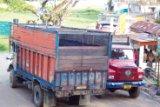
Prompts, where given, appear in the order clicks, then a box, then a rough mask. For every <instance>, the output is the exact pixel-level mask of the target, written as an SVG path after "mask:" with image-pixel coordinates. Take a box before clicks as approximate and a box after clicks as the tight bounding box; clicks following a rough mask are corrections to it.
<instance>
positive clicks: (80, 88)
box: [76, 85, 87, 90]
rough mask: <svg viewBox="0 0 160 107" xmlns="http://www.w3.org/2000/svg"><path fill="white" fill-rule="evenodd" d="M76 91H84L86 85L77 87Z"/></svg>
mask: <svg viewBox="0 0 160 107" xmlns="http://www.w3.org/2000/svg"><path fill="white" fill-rule="evenodd" d="M76 89H77V90H84V89H87V86H86V85H81V86H77V87H76Z"/></svg>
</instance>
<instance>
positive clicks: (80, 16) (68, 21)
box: [63, 9, 100, 28]
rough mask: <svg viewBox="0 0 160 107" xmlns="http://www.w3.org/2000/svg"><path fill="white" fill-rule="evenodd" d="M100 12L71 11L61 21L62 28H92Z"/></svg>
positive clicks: (87, 10) (94, 10) (86, 10)
mask: <svg viewBox="0 0 160 107" xmlns="http://www.w3.org/2000/svg"><path fill="white" fill-rule="evenodd" d="M99 14H100V10H96V9H82V10H73V11H72V12H71V13H70V14H69V15H68V16H67V17H66V18H65V19H64V21H63V25H64V26H69V27H79V28H88V27H94V26H95V24H96V21H97V19H98V15H99Z"/></svg>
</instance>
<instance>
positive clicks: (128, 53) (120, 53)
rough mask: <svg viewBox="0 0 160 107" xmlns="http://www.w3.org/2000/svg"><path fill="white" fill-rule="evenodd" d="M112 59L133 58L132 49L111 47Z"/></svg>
mask: <svg viewBox="0 0 160 107" xmlns="http://www.w3.org/2000/svg"><path fill="white" fill-rule="evenodd" d="M111 58H112V59H121V60H125V59H130V60H133V51H132V50H123V49H113V50H112V56H111Z"/></svg>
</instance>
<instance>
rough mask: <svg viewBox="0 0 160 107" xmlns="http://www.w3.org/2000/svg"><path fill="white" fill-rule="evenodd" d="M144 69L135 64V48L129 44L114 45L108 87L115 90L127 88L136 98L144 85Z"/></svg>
mask: <svg viewBox="0 0 160 107" xmlns="http://www.w3.org/2000/svg"><path fill="white" fill-rule="evenodd" d="M143 85H144V82H143V70H142V69H141V68H139V67H138V66H137V65H136V64H135V60H134V52H133V48H132V47H131V46H129V45H119V44H117V45H112V53H111V59H110V60H109V71H108V79H107V89H108V90H110V91H111V92H114V91H116V90H118V89H121V90H127V91H128V92H129V95H130V97H132V98H136V97H138V96H139V93H140V89H139V87H140V86H143Z"/></svg>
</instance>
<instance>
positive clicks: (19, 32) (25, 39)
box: [8, 24, 112, 107]
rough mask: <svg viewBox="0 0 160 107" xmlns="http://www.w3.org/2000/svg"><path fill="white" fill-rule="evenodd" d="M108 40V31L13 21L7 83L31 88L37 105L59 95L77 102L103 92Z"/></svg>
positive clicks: (48, 101) (46, 103)
mask: <svg viewBox="0 0 160 107" xmlns="http://www.w3.org/2000/svg"><path fill="white" fill-rule="evenodd" d="M111 43H112V36H111V34H110V33H107V32H101V31H96V30H87V29H77V28H67V27H53V26H43V25H26V24H14V25H13V34H12V36H11V37H10V45H11V49H12V51H13V54H14V55H13V61H12V63H11V65H10V66H9V69H8V71H10V85H11V87H12V88H16V87H17V86H18V83H23V84H25V85H27V86H28V88H31V89H32V90H33V97H34V98H33V99H34V103H35V105H36V106H37V107H41V106H43V105H44V106H46V105H47V106H56V99H59V98H66V99H68V101H69V102H70V104H75V105H78V104H79V101H80V99H83V98H89V97H90V95H101V94H104V92H105V90H106V77H107V70H108V66H107V67H106V65H108V62H109V56H110V52H111Z"/></svg>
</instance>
